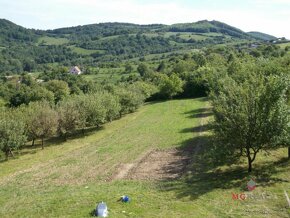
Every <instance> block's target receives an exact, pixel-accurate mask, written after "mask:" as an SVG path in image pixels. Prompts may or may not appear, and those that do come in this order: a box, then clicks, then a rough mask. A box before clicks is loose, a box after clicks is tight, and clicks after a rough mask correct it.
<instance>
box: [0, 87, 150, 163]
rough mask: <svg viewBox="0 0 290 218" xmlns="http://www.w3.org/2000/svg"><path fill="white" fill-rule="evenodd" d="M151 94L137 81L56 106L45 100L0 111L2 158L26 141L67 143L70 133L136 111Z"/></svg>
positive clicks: (11, 153)
mask: <svg viewBox="0 0 290 218" xmlns="http://www.w3.org/2000/svg"><path fill="white" fill-rule="evenodd" d="M151 94H152V88H151V86H150V85H149V84H145V83H141V82H138V83H136V84H127V85H125V84H124V85H120V86H113V85H111V86H107V87H105V89H104V90H102V91H98V92H95V93H91V94H81V95H74V96H71V97H69V98H66V99H63V100H61V101H59V102H57V103H56V104H54V103H51V102H48V101H45V100H43V101H36V102H30V103H29V104H28V105H25V104H23V105H21V106H19V107H17V108H1V111H0V112H1V113H0V150H1V152H2V153H3V154H4V155H5V157H6V159H8V157H9V156H13V152H14V151H17V150H18V149H19V148H21V146H23V145H24V144H25V143H26V142H28V141H32V145H34V142H35V140H36V139H41V145H42V148H44V141H45V139H46V138H49V137H53V136H59V137H62V138H63V139H64V140H67V138H68V136H69V135H70V134H73V133H75V132H76V131H82V132H83V133H84V131H85V130H86V129H87V128H92V127H100V126H101V125H103V124H105V123H106V122H111V121H113V120H115V119H118V118H120V117H121V116H123V115H124V114H127V113H132V112H134V111H136V110H137V109H138V108H139V107H140V105H141V104H142V103H143V102H144V101H145V99H146V98H148V97H149V96H150V95H151Z"/></svg>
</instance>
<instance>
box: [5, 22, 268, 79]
mask: <svg viewBox="0 0 290 218" xmlns="http://www.w3.org/2000/svg"><path fill="white" fill-rule="evenodd" d="M257 41H261V42H262V41H263V38H261V37H260V38H259V37H257V34H255V35H253V34H248V33H245V32H243V31H241V30H239V29H237V28H235V27H232V26H229V25H227V24H225V23H221V22H218V21H207V20H204V21H199V22H196V23H184V24H173V25H162V24H152V25H136V24H129V23H100V24H91V25H84V26H76V27H68V28H60V29H55V30H47V31H42V30H33V29H26V28H24V27H21V26H18V25H16V24H14V23H12V22H10V21H8V20H5V19H0V73H1V74H3V73H6V74H7V73H19V72H22V71H35V70H43V68H44V67H47V65H51V64H56V63H57V64H60V65H65V66H71V65H75V64H76V65H77V64H82V65H92V64H94V63H96V62H104V61H105V62H108V61H120V60H128V59H132V58H143V57H144V56H146V55H152V54H168V53H171V52H176V51H178V52H180V51H188V50H190V49H200V48H203V47H207V46H211V45H217V44H232V45H238V44H250V43H253V42H257Z"/></svg>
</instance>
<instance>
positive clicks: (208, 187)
mask: <svg viewBox="0 0 290 218" xmlns="http://www.w3.org/2000/svg"><path fill="white" fill-rule="evenodd" d="M217 149H218V148H217V147H215V146H213V138H212V136H210V135H201V136H197V137H195V138H192V139H190V140H186V141H184V142H183V144H182V146H181V147H180V148H179V155H184V156H187V157H189V158H190V159H189V161H188V162H189V164H188V166H187V167H186V168H185V170H183V176H180V177H179V179H175V180H174V181H173V180H168V179H164V180H162V181H161V183H160V190H161V191H170V192H175V194H176V197H177V198H184V197H189V198H190V199H191V200H194V199H198V198H200V197H201V196H203V195H205V194H207V193H210V192H212V191H214V190H224V191H225V194H226V195H227V194H229V195H231V193H227V190H229V189H232V188H233V189H236V190H239V191H240V192H241V193H242V192H244V191H247V182H248V181H249V180H250V179H251V178H254V179H255V181H256V182H257V184H258V186H260V187H267V186H271V185H273V184H277V183H287V182H290V181H288V180H286V179H282V178H277V177H276V176H275V175H277V174H279V173H283V172H286V171H287V168H286V166H287V165H288V164H289V161H288V160H287V158H283V159H280V160H278V161H271V160H269V161H266V162H264V163H263V164H255V163H254V166H253V167H254V168H253V172H252V173H250V174H249V173H248V172H247V166H246V164H245V163H244V162H243V163H241V162H240V160H241V159H240V158H235V157H233V158H231V159H230V158H228V156H223V155H222V154H221V153H219V152H218V150H217ZM258 155H259V154H258ZM260 155H261V154H260ZM178 164H180V162H179V163H176V165H177V166H178ZM172 165H174V164H172ZM167 168H168V166H167ZM167 170H170V169H167ZM173 172H174V171H173ZM221 197H222V196H221Z"/></svg>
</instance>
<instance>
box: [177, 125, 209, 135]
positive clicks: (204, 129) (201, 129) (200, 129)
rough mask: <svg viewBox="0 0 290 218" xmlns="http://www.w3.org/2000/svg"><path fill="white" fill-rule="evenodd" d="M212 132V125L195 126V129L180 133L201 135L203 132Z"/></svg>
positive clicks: (184, 130) (187, 129)
mask: <svg viewBox="0 0 290 218" xmlns="http://www.w3.org/2000/svg"><path fill="white" fill-rule="evenodd" d="M209 130H211V126H210V124H206V125H203V126H195V127H191V128H185V129H183V130H181V131H180V133H189V132H191V133H201V132H207V131H209Z"/></svg>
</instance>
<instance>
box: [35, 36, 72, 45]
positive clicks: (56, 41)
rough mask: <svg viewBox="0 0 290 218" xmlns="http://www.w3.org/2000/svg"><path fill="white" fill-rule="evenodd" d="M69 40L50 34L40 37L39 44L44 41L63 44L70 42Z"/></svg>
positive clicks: (45, 43)
mask: <svg viewBox="0 0 290 218" xmlns="http://www.w3.org/2000/svg"><path fill="white" fill-rule="evenodd" d="M68 42H69V40H68V39H66V38H54V37H49V36H44V37H40V38H39V39H38V44H40V43H43V44H44V45H63V44H66V43H68Z"/></svg>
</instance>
